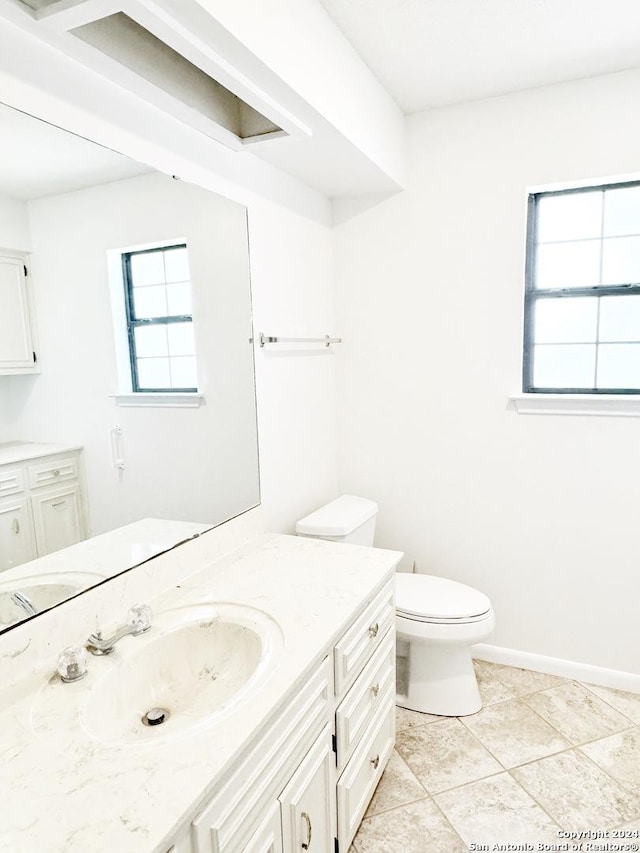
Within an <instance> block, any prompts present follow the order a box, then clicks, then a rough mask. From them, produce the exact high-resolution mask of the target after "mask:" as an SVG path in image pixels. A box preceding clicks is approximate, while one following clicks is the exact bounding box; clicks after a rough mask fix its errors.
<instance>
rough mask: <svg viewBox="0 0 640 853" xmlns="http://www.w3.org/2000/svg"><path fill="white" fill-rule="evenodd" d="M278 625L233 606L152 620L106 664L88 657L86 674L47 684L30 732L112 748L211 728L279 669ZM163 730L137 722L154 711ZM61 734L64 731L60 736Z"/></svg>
mask: <svg viewBox="0 0 640 853" xmlns="http://www.w3.org/2000/svg"><path fill="white" fill-rule="evenodd" d="M282 645H283V641H282V634H281V631H280V629H279V627H278V625H277V624H276V623H275V622H274V621H273V619H271V617H269V616H268V615H267V614H266V613H263V612H262V611H259V610H256V609H254V608H251V607H245V606H243V605H238V604H227V603H224V604H202V605H197V606H189V607H182V608H177V609H175V610H169V611H165V612H164V613H160V614H157V615H156V616H155V617H154V619H153V623H152V627H151V629H150V630H149V631H148V632H147V633H145V634H142V635H139V636H137V637H124V638H123V639H122V640H120V642H119V643H118V645H117V646H116V648H115V650H114V652H113V653H112V654H111V655H109V656H106V657H93V656H91V655H89V674H88V675H87V677H86V678H85V679H83V680H82V681H79V682H77V683H73V684H63V683H62V682H61V681H59V680H58V679H57V678H55V679H52V680H51V682H50V683H49V684H48V685H47V687H46V688H45V689H44V690H43V691H41V693H40V695H39V696H38V698H37V699H36V701H35V703H34V706H33V712H32V723H33V727H34V729H35V731H36V732H37V733H38V734H39V735H41V736H46V737H49V736H50V735H53V736H54V738H55V739H56V740H58V739H59V736H60V735H62V740H63V741H65V740H66V737H67V734H68V732H69V728H68V727H69V726H71V727H72V728H71V733H72V734H73V731H74V729H75V731H76V733H77V730H78V724H80V726H81V727H82V729H83V730H84V732H85V733H86V734H88V735H89V736H90V737H91V738H92V739H94V740H99V741H104V742H106V743H111V744H115V745H125V744H140V745H142V744H145V743H156V742H157V741H158V740H159V739H165V738H168V737H175V736H177V735H183V734H186V733H188V732H190V731H192V730H193V729H194V728H198V727H201V726H205V725H210V724H213V723H214V722H215V721H216V720H219V719H221V718H222V717H223V716H226V715H227V714H229V713H232V712H233V709H234V708H235V707H237V705H238V704H239V703H240V702H243V701H245V700H246V699H247V698H248V697H250V696H251V695H252V694H253V693H254V692H255V690H256V689H257V688H258V687H259V685H260V684H261V683H262V682H263V681H264V679H265V677H266V676H267V674H268V673H269V672H270V671H271V670H272V669H273V668H274V666H275V665H276V664H277V660H278V657H279V651H280V650H281V649H282ZM156 708H159V709H162V710H163V711H165V712H168V716H167V719H166V721H165V722H163V723H162V724H161V725H155V726H152V727H151V726H148V725H144V724H143V722H142V719H143V717H144V716H145V714H146V713H147V712H148V711H150V710H151V709H156ZM65 729H66V731H65Z"/></svg>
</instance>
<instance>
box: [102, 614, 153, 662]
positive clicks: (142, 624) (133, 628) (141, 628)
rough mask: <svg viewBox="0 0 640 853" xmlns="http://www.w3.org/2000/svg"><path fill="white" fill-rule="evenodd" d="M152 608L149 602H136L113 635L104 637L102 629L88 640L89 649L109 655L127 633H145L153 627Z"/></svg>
mask: <svg viewBox="0 0 640 853" xmlns="http://www.w3.org/2000/svg"><path fill="white" fill-rule="evenodd" d="M151 616H152V614H151V608H150V607H149V605H148V604H134V605H133V607H132V608H131V610H130V611H129V614H128V620H127V622H125V624H124V625H122V626H121V627H120V628H118V629H117V631H116V632H115V633H114V634H113V635H112V636H111V637H107V638H105V637H103V636H102V632H101V631H96V632H95V634H91V636H90V637H89V638H88V640H87V644H86V646H87V651H90V652H91V654H92V655H109V654H111V652H112V651H113V650H114V648H115V645H116V643H117V642H118V641H119V640H121V639H122V638H123V637H126V636H127V635H131V636H133V637H136V636H137V635H138V634H144V632H145V631H148V630H149V628H150V627H151Z"/></svg>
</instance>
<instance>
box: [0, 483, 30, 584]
mask: <svg viewBox="0 0 640 853" xmlns="http://www.w3.org/2000/svg"><path fill="white" fill-rule="evenodd" d="M37 556H38V552H37V549H36V540H35V536H34V533H33V522H32V520H31V506H30V504H29V498H28V497H27V496H26V495H24V494H22V495H15V496H13V497H9V498H2V499H0V572H1V571H4V570H5V569H10V568H12V567H13V566H20V565H22V563H28V562H29V560H35V558H36V557H37Z"/></svg>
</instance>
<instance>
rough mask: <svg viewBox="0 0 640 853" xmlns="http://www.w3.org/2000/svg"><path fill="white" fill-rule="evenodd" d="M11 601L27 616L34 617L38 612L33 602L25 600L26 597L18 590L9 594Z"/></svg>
mask: <svg viewBox="0 0 640 853" xmlns="http://www.w3.org/2000/svg"><path fill="white" fill-rule="evenodd" d="M11 601H13V603H14V604H17V606H18V607H19V608H20V609H21V610H24V612H25V613H26V614H27V616H35V615H36V613H37V612H38V608H37V607H36V606H35V604H34V603H33V601H31V599H30V598H27V596H26V595H25V594H24V593H23V592H20V590H16V591H15V592H12V593H11Z"/></svg>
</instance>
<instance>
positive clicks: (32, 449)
mask: <svg viewBox="0 0 640 853" xmlns="http://www.w3.org/2000/svg"><path fill="white" fill-rule="evenodd" d="M77 450H82V445H80V444H49V443H44V442H37V441H5V442H4V443H0V465H12V464H14V463H16V462H26V461H27V460H28V459H38V458H39V457H40V456H54V455H55V454H58V453H72V452H75V451H77Z"/></svg>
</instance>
